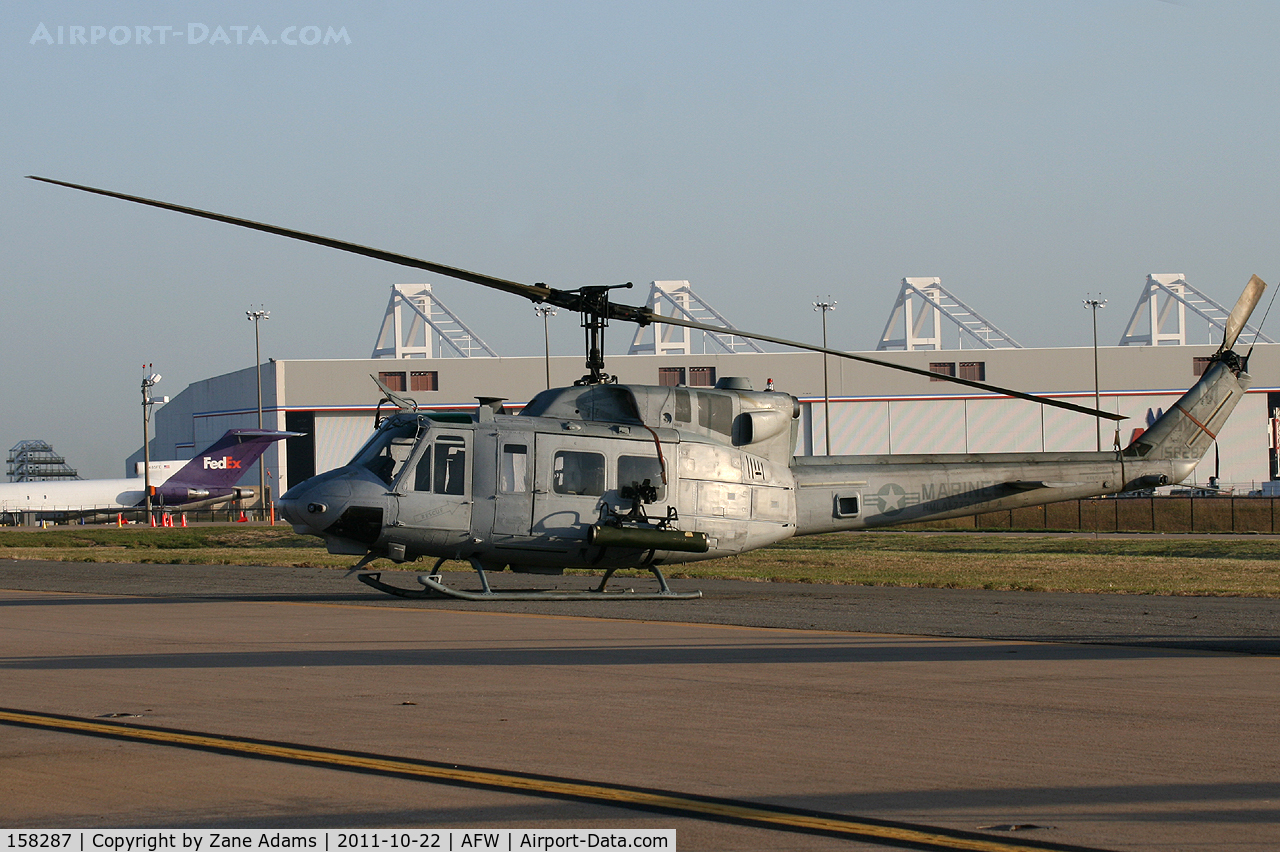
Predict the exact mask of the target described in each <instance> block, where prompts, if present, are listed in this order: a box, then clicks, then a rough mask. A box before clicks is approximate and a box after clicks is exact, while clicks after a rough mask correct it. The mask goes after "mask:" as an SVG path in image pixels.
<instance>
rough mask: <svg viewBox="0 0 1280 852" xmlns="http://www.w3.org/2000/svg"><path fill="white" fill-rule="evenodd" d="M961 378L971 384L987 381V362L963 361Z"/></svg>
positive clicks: (961, 363)
mask: <svg viewBox="0 0 1280 852" xmlns="http://www.w3.org/2000/svg"><path fill="white" fill-rule="evenodd" d="M960 378H962V379H968V380H969V381H971V382H985V381H986V380H987V362H986V361H961V362H960Z"/></svg>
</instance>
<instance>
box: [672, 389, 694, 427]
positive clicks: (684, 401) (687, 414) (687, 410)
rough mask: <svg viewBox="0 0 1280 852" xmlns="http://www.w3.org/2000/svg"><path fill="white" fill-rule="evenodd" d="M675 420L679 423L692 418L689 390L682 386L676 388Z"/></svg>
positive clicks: (690, 420)
mask: <svg viewBox="0 0 1280 852" xmlns="http://www.w3.org/2000/svg"><path fill="white" fill-rule="evenodd" d="M676 420H678V421H680V422H681V423H689V422H692V420H693V406H692V405H691V404H690V402H689V392H688V391H687V390H685V389H684V388H677V389H676Z"/></svg>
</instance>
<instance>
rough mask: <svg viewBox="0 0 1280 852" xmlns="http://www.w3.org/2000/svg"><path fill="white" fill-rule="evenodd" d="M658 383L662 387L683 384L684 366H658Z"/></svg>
mask: <svg viewBox="0 0 1280 852" xmlns="http://www.w3.org/2000/svg"><path fill="white" fill-rule="evenodd" d="M658 384H659V385H661V386H662V387H674V386H675V385H682V384H684V367H659V368H658Z"/></svg>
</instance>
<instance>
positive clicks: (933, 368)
mask: <svg viewBox="0 0 1280 852" xmlns="http://www.w3.org/2000/svg"><path fill="white" fill-rule="evenodd" d="M929 372H930V373H937V374H938V375H939V376H951V377H953V378H954V377H955V374H956V362H955V361H933V362H931V363H930V364H929ZM929 381H931V382H941V381H946V380H945V379H929Z"/></svg>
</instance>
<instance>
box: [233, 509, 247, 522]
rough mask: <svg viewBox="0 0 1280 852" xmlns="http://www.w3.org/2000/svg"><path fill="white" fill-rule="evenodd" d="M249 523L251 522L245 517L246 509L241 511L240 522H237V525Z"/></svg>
mask: <svg viewBox="0 0 1280 852" xmlns="http://www.w3.org/2000/svg"><path fill="white" fill-rule="evenodd" d="M248 522H249V519H248V518H246V517H245V516H244V509H241V510H240V520H238V521H236V523H237V524H247V523H248Z"/></svg>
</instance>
